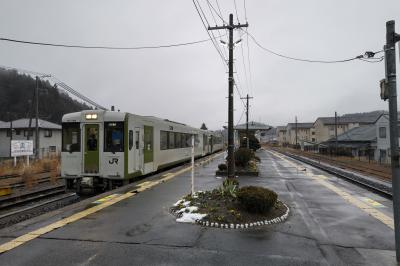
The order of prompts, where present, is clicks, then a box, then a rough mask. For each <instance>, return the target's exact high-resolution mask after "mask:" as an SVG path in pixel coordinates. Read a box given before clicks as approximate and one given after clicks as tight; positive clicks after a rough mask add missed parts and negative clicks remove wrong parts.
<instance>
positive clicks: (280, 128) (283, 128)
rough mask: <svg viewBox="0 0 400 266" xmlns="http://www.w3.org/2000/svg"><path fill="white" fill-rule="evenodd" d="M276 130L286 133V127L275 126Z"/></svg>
mask: <svg viewBox="0 0 400 266" xmlns="http://www.w3.org/2000/svg"><path fill="white" fill-rule="evenodd" d="M276 130H277V131H278V132H279V131H286V126H277V127H276Z"/></svg>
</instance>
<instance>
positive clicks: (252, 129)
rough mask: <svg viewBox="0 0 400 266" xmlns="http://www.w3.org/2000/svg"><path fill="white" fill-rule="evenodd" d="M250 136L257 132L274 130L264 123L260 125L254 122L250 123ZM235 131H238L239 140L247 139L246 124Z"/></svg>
mask: <svg viewBox="0 0 400 266" xmlns="http://www.w3.org/2000/svg"><path fill="white" fill-rule="evenodd" d="M248 128H249V134H250V135H255V134H256V132H258V131H259V132H262V131H264V132H265V131H268V130H270V129H271V128H273V127H272V126H269V125H266V124H263V123H258V122H254V121H249V126H248ZM235 130H237V131H238V135H239V139H240V140H242V139H244V138H245V137H246V123H244V124H240V125H237V126H235Z"/></svg>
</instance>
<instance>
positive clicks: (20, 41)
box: [0, 37, 211, 50]
mask: <svg viewBox="0 0 400 266" xmlns="http://www.w3.org/2000/svg"><path fill="white" fill-rule="evenodd" d="M210 40H211V37H210V39H204V40H198V41H193V42H184V43H174V44H162V45H154V46H133V47H114V46H97V45H94V46H86V45H76V44H60V43H48V42H35V41H25V40H17V39H11V38H5V37H0V41H6V42H13V43H20V44H28V45H39V46H52V47H63V48H80V49H104V50H143V49H159V48H171V47H179V46H186V45H194V44H199V43H204V42H208V41H210Z"/></svg>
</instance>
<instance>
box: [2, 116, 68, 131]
mask: <svg viewBox="0 0 400 266" xmlns="http://www.w3.org/2000/svg"><path fill="white" fill-rule="evenodd" d="M12 125H13V128H29V118H22V119H18V120H14V121H12ZM31 127H32V128H34V127H36V120H35V119H32V122H31ZM6 128H10V122H1V123H0V129H6ZM39 128H47V129H61V126H60V125H58V124H54V123H52V122H49V121H46V120H42V119H39Z"/></svg>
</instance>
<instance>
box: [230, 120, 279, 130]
mask: <svg viewBox="0 0 400 266" xmlns="http://www.w3.org/2000/svg"><path fill="white" fill-rule="evenodd" d="M270 128H272V126H269V125H266V124H263V123H258V122H254V121H249V130H268V129H270ZM235 129H246V123H244V124H240V125H237V126H235Z"/></svg>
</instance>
